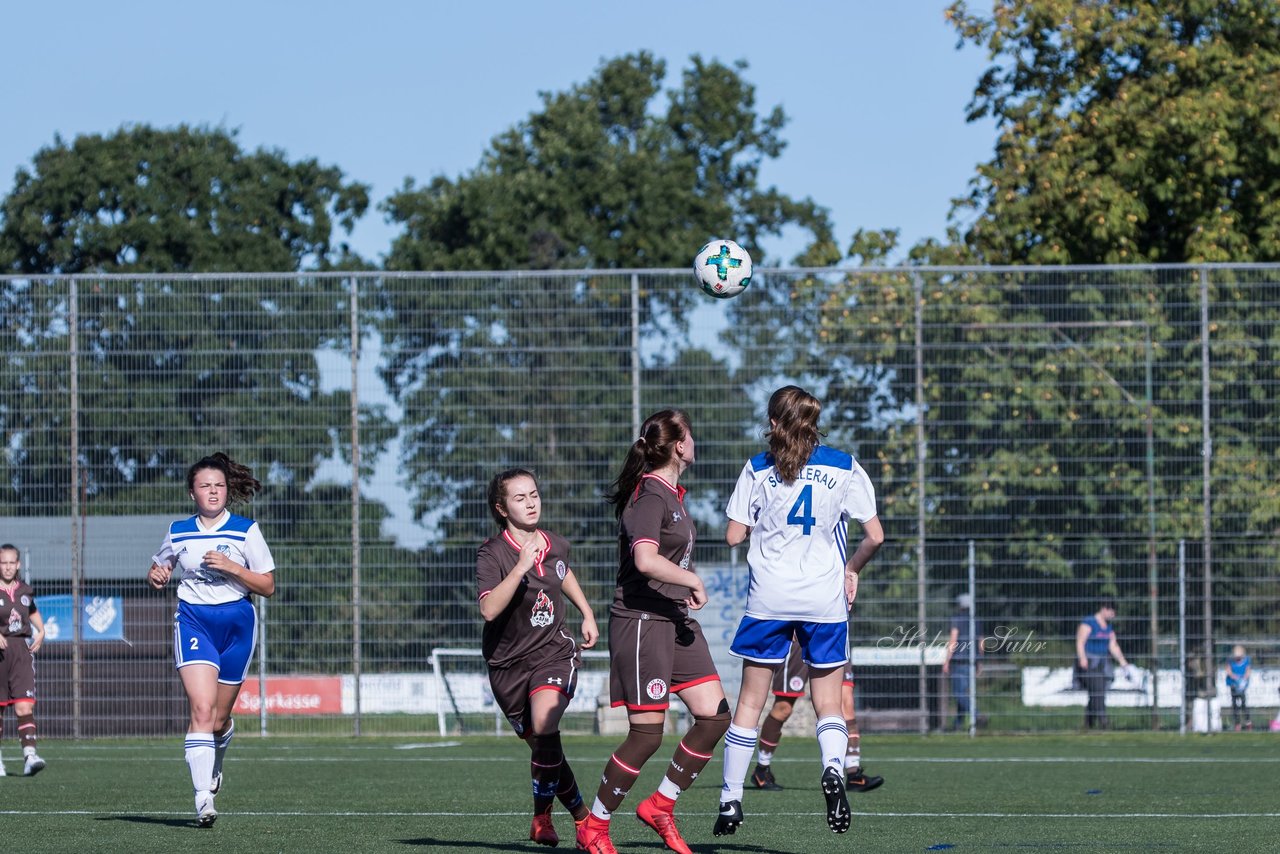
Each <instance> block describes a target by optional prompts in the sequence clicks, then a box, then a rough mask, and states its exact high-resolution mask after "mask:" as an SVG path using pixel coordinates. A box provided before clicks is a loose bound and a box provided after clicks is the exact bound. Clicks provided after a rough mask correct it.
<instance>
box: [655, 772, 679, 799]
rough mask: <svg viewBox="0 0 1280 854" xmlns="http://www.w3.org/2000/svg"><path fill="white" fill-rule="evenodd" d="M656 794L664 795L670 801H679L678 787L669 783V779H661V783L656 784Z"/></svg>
mask: <svg viewBox="0 0 1280 854" xmlns="http://www.w3.org/2000/svg"><path fill="white" fill-rule="evenodd" d="M658 793H659V794H661V795H666V796H667V797H668V798H670V799H671V800H673V801H674V800H679V798H680V787H679V786H677V785H676V784H675V783H673V782H671V778H670V777H663V778H662V782H661V783H659V784H658Z"/></svg>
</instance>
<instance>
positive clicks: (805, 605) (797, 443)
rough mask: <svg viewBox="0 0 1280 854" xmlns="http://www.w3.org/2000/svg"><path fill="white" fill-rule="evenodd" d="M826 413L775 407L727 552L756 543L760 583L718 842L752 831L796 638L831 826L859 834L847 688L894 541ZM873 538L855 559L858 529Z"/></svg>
mask: <svg viewBox="0 0 1280 854" xmlns="http://www.w3.org/2000/svg"><path fill="white" fill-rule="evenodd" d="M821 412H822V404H821V402H820V401H819V400H818V399H817V398H816V397H814V396H813V395H811V394H809V393H808V392H806V391H805V390H804V389H801V388H798V387H796V386H785V387H783V388H780V389H778V390H777V391H775V392H774V393H773V396H772V397H770V398H769V429H768V431H767V432H766V433H765V436H766V437H767V438H768V440H769V450H768V451H767V452H764V453H761V454H758V455H756V456H754V457H752V458H751V459H750V460H748V461H747V464H746V465H745V466H744V467H743V469H742V474H741V475H739V477H738V483H737V486H736V487H734V490H733V495H732V496H730V498H729V506H728V507H727V508H726V511H725V512H726V514H727V515H728V517H729V524H728V528H727V530H726V532H725V540H726V541H727V542H728V543H729V545H730V546H736V545H738V544H740V543H741V542H743V541H744V540H745V539H747V537H748V536H750V538H751V547H750V549H749V551H748V553H747V566H748V568H749V569H750V572H751V580H750V584H749V587H748V590H747V607H746V614H745V615H744V616H743V618H742V622H741V623H740V624H739V626H738V631H737V634H736V635H735V636H734V639H733V643H732V645H730V647H729V652H730V653H731V654H733V655H736V656H738V657H739V658H741V659H742V688H741V692H740V693H739V694H738V705H737V708H736V709H735V711H734V716H733V723H732V725H731V726H730V727H729V732H728V734H727V735H726V736H725V742H724V788H723V789H722V790H721V793H720V814H719V816H718V817H717V818H716V824H715V828H714V833H715V835H716V836H723V835H726V834H731V833H734V832H735V831H736V830H737V829H738V826H739V825H740V824H741V823H742V820H743V816H742V791H743V783H744V782H745V780H746V776H747V769H748V768H749V767H750V765H751V755H752V753H753V752H754V751H755V748H756V740H757V738H758V737H759V729H758V725H759V722H760V713H761V711H762V710H763V708H764V702H765V699H766V698H767V697H768V695H769V689H770V685H771V683H772V681H773V670H774V668H775V667H778V666H780V665H781V664H782V663H783V662H784V661H786V658H787V653H788V650H789V648H790V645H791V638H792V636H793V635H794V636H795V637H796V638H797V640H798V641H799V642H800V646H801V649H802V652H803V657H804V661H805V663H806V664H808V665H809V672H810V676H809V687H810V691H811V696H812V699H813V706H814V711H815V712H816V713H817V719H818V720H817V736H818V748H819V750H820V751H821V753H822V760H823V771H822V782H821V785H822V792H823V795H824V797H825V798H826V802H827V826H828V827H830V828H831V830H832V831H833V832H835V833H844V832H845V831H847V830H848V829H849V826H850V824H851V814H850V811H849V801H848V797H847V795H846V793H845V778H844V754H845V747H846V745H847V744H848V730H847V729H846V725H845V720H844V716H843V714H842V712H841V707H840V685H841V682H842V680H843V676H844V666H845V663H846V662H847V661H848V644H849V624H848V615H849V609H850V607H852V605H853V600H854V596H855V595H856V594H857V590H858V573H859V572H861V571H862V568H863V567H864V566H866V564H867V562H868V561H869V560H871V557H872V555H874V554H875V553H876V550H877V549H878V548H879V547H880V544H881V543H882V542H883V541H884V530H883V529H882V528H881V526H880V520H879V518H878V516H877V515H876V496H875V489H874V488H873V487H872V485H871V481H870V479H869V478H868V477H867V474H866V472H865V471H863V470H862V466H860V465H858V463H857V461H856V460H854V458H853V457H852V456H850V455H849V454H847V453H845V452H843V451H838V450H836V449H835V448H829V447H826V446H824V445H822V444H820V442H819V439H820V434H819V433H818V416H819V414H820V413H821ZM850 519H856V520H857V521H858V522H859V523H860V524H861V526H862V531H863V537H862V541H861V542H860V543H859V544H858V547H857V549H856V550H855V551H854V552H853V554H852V555H847V556H846V548H845V546H846V538H847V535H848V527H849V520H850Z"/></svg>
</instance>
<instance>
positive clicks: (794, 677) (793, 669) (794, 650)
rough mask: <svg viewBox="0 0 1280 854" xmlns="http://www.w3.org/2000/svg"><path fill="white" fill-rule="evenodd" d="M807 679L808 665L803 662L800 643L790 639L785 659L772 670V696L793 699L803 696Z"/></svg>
mask: <svg viewBox="0 0 1280 854" xmlns="http://www.w3.org/2000/svg"><path fill="white" fill-rule="evenodd" d="M808 681H809V665H807V664H805V663H804V654H803V653H802V652H801V651H800V644H798V643H796V642H795V641H792V643H791V653H790V654H789V655H788V656H787V660H786V661H784V662H782V664H780V665H778V667H777V668H775V669H774V671H773V696H775V697H788V698H791V699H795V698H796V697H803V696H804V686H805V685H806V684H807V683H808Z"/></svg>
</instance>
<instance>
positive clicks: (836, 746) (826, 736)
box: [817, 715, 849, 771]
mask: <svg viewBox="0 0 1280 854" xmlns="http://www.w3.org/2000/svg"><path fill="white" fill-rule="evenodd" d="M817 731H818V750H819V751H821V752H822V764H823V766H824V767H826V768H833V769H835V770H836V771H843V770H844V752H845V749H846V748H847V747H848V746H849V727H848V725H847V724H846V723H845V722H844V718H842V717H840V716H839V715H832V716H830V717H826V718H823V719H822V720H820V721H818V724H817Z"/></svg>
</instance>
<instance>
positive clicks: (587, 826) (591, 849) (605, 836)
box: [574, 819, 618, 854]
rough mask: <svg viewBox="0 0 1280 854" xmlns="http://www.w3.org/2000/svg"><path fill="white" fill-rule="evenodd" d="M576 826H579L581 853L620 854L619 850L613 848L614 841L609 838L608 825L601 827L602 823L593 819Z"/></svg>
mask: <svg viewBox="0 0 1280 854" xmlns="http://www.w3.org/2000/svg"><path fill="white" fill-rule="evenodd" d="M574 824H575V825H576V826H577V841H578V850H579V851H586V852H587V854H618V849H617V848H614V847H613V840H612V839H610V838H609V825H608V824H607V823H605V824H604V827H603V828H601V827H600V826H599V825H600V822H594V821H592V820H591V819H587V820H586V821H580V822H574Z"/></svg>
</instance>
